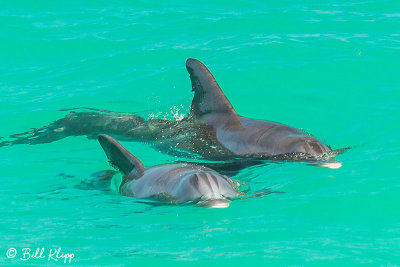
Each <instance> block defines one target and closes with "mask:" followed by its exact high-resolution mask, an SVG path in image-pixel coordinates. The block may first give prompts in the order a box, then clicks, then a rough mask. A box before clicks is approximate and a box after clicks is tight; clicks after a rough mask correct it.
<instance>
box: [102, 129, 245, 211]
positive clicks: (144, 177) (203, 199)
mask: <svg viewBox="0 0 400 267" xmlns="http://www.w3.org/2000/svg"><path fill="white" fill-rule="evenodd" d="M98 140H99V142H100V145H101V146H102V148H103V149H104V152H105V153H106V155H107V158H108V159H109V161H110V163H111V164H112V165H114V166H116V167H117V168H118V169H119V170H120V171H121V172H122V173H124V174H125V176H124V179H123V181H122V183H121V185H120V188H119V191H120V193H121V194H122V195H125V196H128V197H135V198H153V199H157V200H161V201H165V202H172V203H185V202H189V201H196V202H197V204H198V205H201V206H206V207H212V208H226V207H228V206H229V203H230V202H231V200H230V199H232V198H234V197H237V196H239V193H238V191H237V186H236V185H235V183H234V182H233V181H232V180H231V179H229V178H228V177H226V176H223V175H221V174H219V173H218V172H216V171H214V170H212V169H209V168H206V167H203V166H199V165H188V164H165V165H158V166H154V167H151V168H149V169H146V168H145V167H144V166H143V164H142V162H140V160H139V159H138V158H136V157H135V156H133V155H132V154H131V153H129V151H128V150H126V149H125V148H124V147H123V146H122V145H121V144H120V143H118V141H117V140H115V139H114V138H112V137H110V136H108V135H104V134H102V135H99V136H98Z"/></svg>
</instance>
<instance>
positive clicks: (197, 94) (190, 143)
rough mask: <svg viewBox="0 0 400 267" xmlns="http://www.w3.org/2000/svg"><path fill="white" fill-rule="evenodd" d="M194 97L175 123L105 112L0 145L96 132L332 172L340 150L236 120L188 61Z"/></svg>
mask: <svg viewBox="0 0 400 267" xmlns="http://www.w3.org/2000/svg"><path fill="white" fill-rule="evenodd" d="M186 68H187V70H188V72H189V74H190V79H191V83H192V90H193V91H194V98H193V101H192V106H191V111H190V113H189V115H188V116H187V117H185V118H184V119H182V120H179V121H171V120H161V119H149V120H145V119H143V118H141V117H139V116H136V115H134V114H119V113H110V112H104V111H102V112H80V113H75V112H74V113H71V114H69V115H67V116H66V117H65V118H62V119H59V120H57V121H55V122H54V123H52V124H50V125H48V126H45V127H43V128H39V129H34V130H32V131H28V132H25V133H22V134H16V135H12V136H11V137H13V138H15V140H12V141H3V142H1V143H0V146H2V145H10V144H21V143H28V144H38V143H47V142H52V141H56V140H59V139H62V138H64V137H67V136H71V135H87V136H88V137H89V138H95V137H96V136H97V135H98V134H100V133H106V134H111V135H114V136H118V138H120V139H121V140H126V141H146V142H151V143H152V144H153V145H154V146H156V147H157V148H158V149H160V150H162V151H166V152H168V153H170V154H176V155H183V156H188V157H197V158H199V157H200V158H204V159H210V160H218V161H227V160H232V159H235V160H238V159H239V160H246V161H248V160H250V161H254V160H277V161H307V162H317V164H318V165H319V166H325V167H329V168H338V167H340V166H341V163H340V162H338V161H336V160H334V157H335V156H336V155H338V154H340V153H342V152H343V151H344V150H345V149H338V150H332V149H331V148H330V146H328V145H325V144H323V143H322V142H321V141H319V140H318V139H316V138H314V137H312V136H310V135H309V134H306V133H304V132H302V131H300V130H298V129H296V128H293V127H290V126H287V125H284V124H280V123H276V122H271V121H266V120H258V119H250V118H246V117H243V116H240V115H239V114H238V113H237V112H236V111H235V109H234V108H233V106H232V104H231V103H230V102H229V100H228V99H227V98H226V96H225V94H224V93H223V92H222V90H221V88H220V87H219V85H218V83H217V81H216V80H215V78H214V77H213V75H212V74H211V72H210V71H209V70H208V69H207V67H206V66H205V65H204V64H202V63H201V62H200V61H198V60H196V59H191V58H189V59H188V60H187V61H186Z"/></svg>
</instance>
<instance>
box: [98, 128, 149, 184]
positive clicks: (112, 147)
mask: <svg viewBox="0 0 400 267" xmlns="http://www.w3.org/2000/svg"><path fill="white" fill-rule="evenodd" d="M97 139H98V140H99V143H100V145H101V147H102V148H103V150H104V152H105V153H106V155H107V158H108V160H109V161H110V163H111V164H112V165H113V166H115V167H117V168H118V169H119V170H120V171H121V172H123V173H124V174H125V175H128V174H130V173H132V172H133V174H134V178H139V177H140V176H142V175H143V173H144V171H145V168H144V166H143V164H142V162H141V161H140V160H139V159H138V158H136V157H135V156H133V155H132V154H131V153H130V152H129V151H128V150H126V149H125V148H124V147H123V146H122V145H121V144H120V143H119V142H118V141H117V140H115V139H114V138H112V137H111V136H109V135H106V134H101V135H99V136H98V137H97Z"/></svg>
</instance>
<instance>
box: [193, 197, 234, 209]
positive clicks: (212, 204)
mask: <svg viewBox="0 0 400 267" xmlns="http://www.w3.org/2000/svg"><path fill="white" fill-rule="evenodd" d="M231 202H232V201H231V200H229V199H208V200H202V201H199V202H197V205H199V206H201V207H206V208H213V209H224V208H227V207H229V204H231Z"/></svg>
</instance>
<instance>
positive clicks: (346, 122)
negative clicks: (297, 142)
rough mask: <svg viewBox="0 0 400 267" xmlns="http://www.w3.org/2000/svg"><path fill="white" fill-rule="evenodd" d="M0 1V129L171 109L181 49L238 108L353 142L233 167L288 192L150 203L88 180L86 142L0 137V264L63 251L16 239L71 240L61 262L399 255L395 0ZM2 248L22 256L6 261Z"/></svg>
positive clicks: (144, 148) (179, 82)
mask: <svg viewBox="0 0 400 267" xmlns="http://www.w3.org/2000/svg"><path fill="white" fill-rule="evenodd" d="M264 2H267V3H264ZM0 6H1V8H0V25H1V27H0V92H1V97H0V125H1V127H0V136H1V137H5V139H7V137H8V136H9V135H11V134H14V133H19V132H24V131H27V130H29V129H30V128H35V127H41V126H44V125H47V124H49V123H50V122H52V121H54V120H56V119H59V118H61V117H63V116H65V115H66V114H67V113H68V112H65V111H60V110H61V109H69V108H76V107H90V108H99V109H107V110H113V111H120V112H139V113H140V114H141V115H143V116H145V117H149V118H153V117H157V118H168V119H179V118H182V117H183V116H184V115H185V114H187V112H188V111H189V108H190V104H191V99H192V97H193V95H192V92H191V85H190V80H189V76H188V74H187V72H186V69H185V66H184V64H185V60H186V59H187V58H189V57H194V58H198V59H199V60H201V61H203V62H204V63H205V64H206V65H207V66H208V67H209V68H210V70H211V71H212V73H213V74H214V76H215V77H216V79H217V80H218V82H219V84H220V86H221V88H222V89H223V90H224V92H225V93H226V95H227V97H228V98H229V99H230V100H231V102H232V104H233V105H234V107H235V109H236V111H238V113H240V114H241V115H243V116H246V117H250V118H260V119H267V120H271V121H277V122H281V123H285V124H288V125H290V126H294V127H297V128H301V129H304V130H306V131H308V132H311V133H312V134H313V135H314V136H315V137H317V138H319V139H321V140H323V141H324V142H326V143H328V144H330V145H331V146H332V148H342V147H347V146H351V147H352V148H351V150H349V151H347V152H346V153H344V154H342V155H340V156H339V157H338V158H337V159H338V160H340V161H342V162H343V167H342V168H340V169H337V170H330V169H326V168H318V167H312V166H308V165H306V164H301V163H286V164H269V165H265V166H255V167H251V168H247V169H244V170H242V171H241V172H240V173H239V174H238V175H236V176H235V177H233V178H234V179H237V180H241V181H245V182H248V183H249V187H250V189H251V191H252V192H255V191H258V190H265V189H270V190H272V191H279V192H284V193H283V194H269V195H266V196H264V197H260V198H248V199H242V200H236V201H234V202H233V203H232V204H231V206H230V207H229V208H228V209H205V208H199V207H195V206H190V205H185V206H151V205H147V204H143V203H141V202H140V201H137V200H135V199H131V198H126V197H122V196H120V195H118V193H117V192H116V190H115V185H110V189H111V190H110V191H109V192H104V191H101V190H98V189H96V188H90V187H89V186H87V188H84V189H83V188H82V187H80V186H79V185H81V184H82V182H83V181H88V180H89V181H92V180H93V179H95V178H93V177H92V174H93V173H95V172H98V171H102V170H106V169H110V167H109V166H108V164H107V161H106V157H105V155H104V153H103V151H102V149H101V147H100V146H99V144H98V143H97V141H95V140H88V139H87V138H86V137H68V138H65V139H62V140H60V141H57V142H53V143H49V144H42V145H15V146H8V147H1V148H0V155H1V157H0V159H1V161H0V164H1V183H0V192H1V194H0V211H1V214H2V220H1V221H0V237H1V240H2V241H1V246H0V264H2V265H15V264H21V265H28V264H30V265H33V264H37V265H47V264H55V265H62V264H64V263H63V262H61V263H60V262H54V261H48V259H47V258H45V259H32V258H31V259H29V260H28V261H22V260H20V257H21V249H23V248H31V249H32V250H35V249H36V248H45V249H46V253H47V251H49V250H50V249H55V248H61V249H62V251H63V252H66V253H74V259H73V260H72V263H71V264H73V265H96V266H99V265H113V266H133V265H134V266H143V265H154V266H155V265H161V264H162V265H167V264H170V265H171V266H175V265H177V264H187V265H188V264H193V263H196V264H198V265H200V264H209V265H211V266H214V265H233V266H239V265H248V266H252V265H255V264H263V265H272V266H281V265H305V266H309V265H311V266H314V265H317V266H319V265H329V266H338V265H339V264H340V265H345V266H351V265H361V264H365V263H367V264H370V265H374V266H376V265H398V264H400V219H399V218H400V209H399V208H398V207H399V204H400V200H399V193H400V181H399V178H400V177H399V173H400V170H399V159H400V151H399V148H400V141H399V130H400V127H399V125H400V124H399V119H398V118H399V116H400V104H399V103H400V102H399V101H400V98H399V81H400V78H399V77H400V76H399V74H400V4H399V2H398V1H384V0H382V1H372V0H363V1H361V0H358V1H334V0H329V1H308V2H307V3H304V1H239V2H232V1H217V2H215V1H203V2H201V3H199V2H187V3H181V2H180V1H179V2H178V1H175V2H173V1H168V2H160V3H158V2H156V1H40V2H36V1H35V2H31V1H7V2H5V1H3V2H2V3H1V4H0ZM82 111H84V110H82ZM396 121H397V122H396ZM5 139H4V140H5ZM123 144H124V145H125V146H126V147H127V148H128V149H129V150H130V151H132V152H133V153H134V154H135V155H136V156H137V157H139V158H140V159H141V160H142V161H143V162H144V164H145V165H146V166H153V165H157V164H162V163H170V162H173V161H176V160H179V159H177V158H174V157H172V156H169V155H166V154H162V153H159V152H157V151H156V150H154V149H153V148H152V147H151V146H150V145H149V144H145V143H133V142H123ZM120 178H121V175H117V176H116V177H114V180H113V184H115V183H116V182H117V181H118V179H120ZM9 248H15V249H17V252H18V253H19V254H18V255H17V256H16V257H15V258H14V259H8V258H7V257H6V252H7V250H8V249H9ZM47 254H48V253H47Z"/></svg>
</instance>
